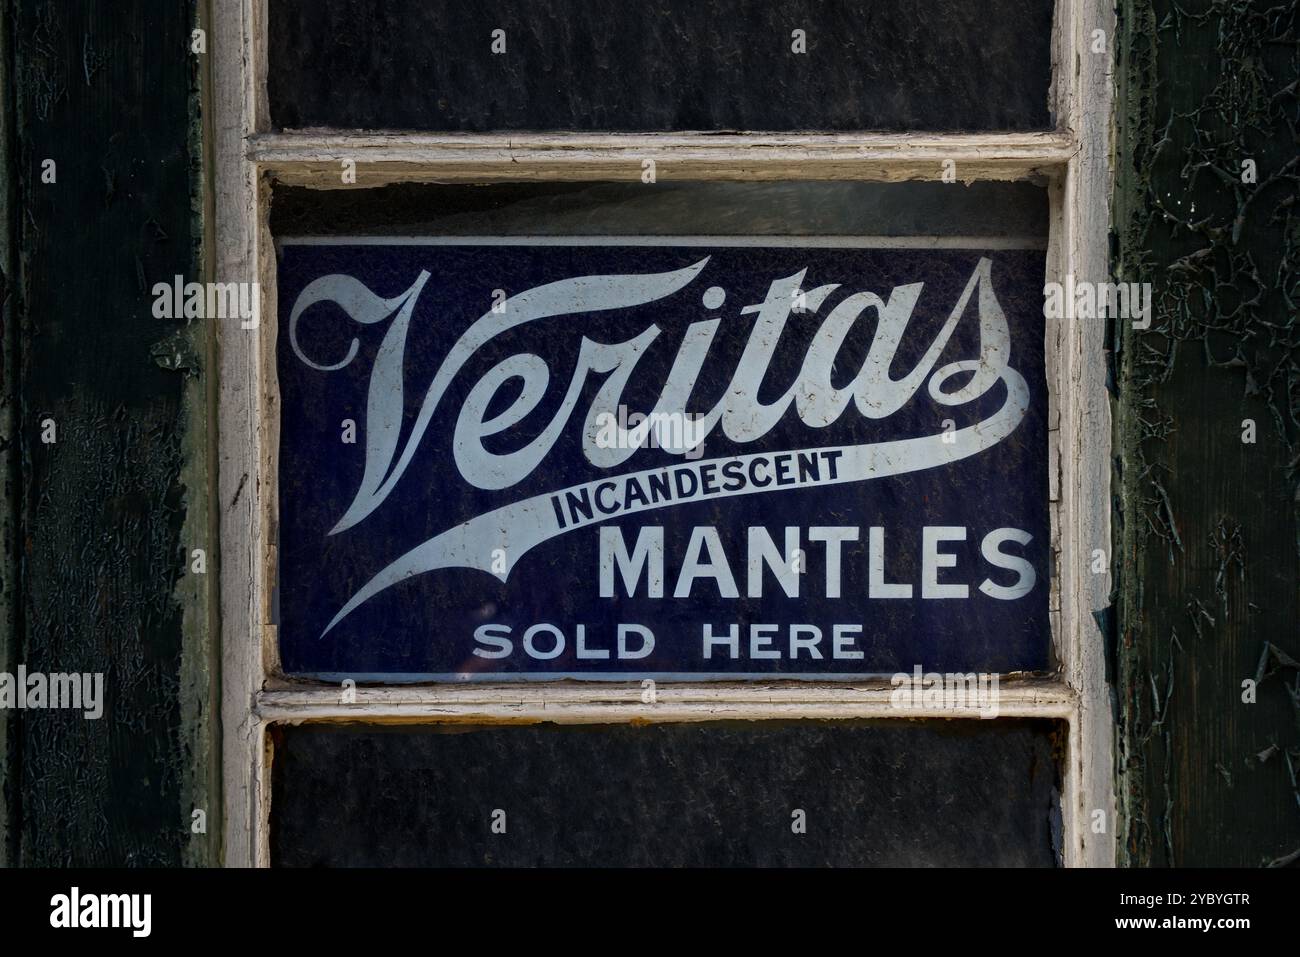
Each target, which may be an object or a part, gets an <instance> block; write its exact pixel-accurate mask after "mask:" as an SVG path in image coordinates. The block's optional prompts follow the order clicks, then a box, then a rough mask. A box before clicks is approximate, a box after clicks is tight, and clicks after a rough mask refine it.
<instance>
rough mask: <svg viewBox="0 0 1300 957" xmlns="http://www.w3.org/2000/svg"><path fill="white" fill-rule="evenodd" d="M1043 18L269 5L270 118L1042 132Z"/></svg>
mask: <svg viewBox="0 0 1300 957" xmlns="http://www.w3.org/2000/svg"><path fill="white" fill-rule="evenodd" d="M1052 11H1053V0H980V2H978V3H974V2H970V0H921V2H918V0H658V2H653V3H652V2H647V0H545V2H537V0H530V2H524V0H269V13H270V21H269V30H270V51H269V53H270V66H269V71H268V78H267V80H268V89H269V94H270V101H271V119H272V123H273V124H274V125H275V126H276V127H277V128H303V127H317V126H329V127H343V128H351V127H359V128H371V129H377V128H389V129H417V130H430V131H464V132H486V131H492V130H547V129H554V130H591V131H599V130H606V131H656V130H945V131H954V130H972V131H974V130H1037V129H1046V128H1048V127H1049V126H1050V125H1051V117H1050V114H1049V109H1048V87H1049V84H1050V79H1051V55H1050V37H1051V25H1052ZM494 30H504V31H505V52H504V53H493V51H492V42H493V31H494ZM795 30H802V31H803V34H804V37H805V40H806V52H804V53H797V52H795V51H794V47H795V45H796V39H795V38H794V36H793V32H794V31H795Z"/></svg>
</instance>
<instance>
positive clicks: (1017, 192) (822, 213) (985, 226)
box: [271, 181, 1048, 248]
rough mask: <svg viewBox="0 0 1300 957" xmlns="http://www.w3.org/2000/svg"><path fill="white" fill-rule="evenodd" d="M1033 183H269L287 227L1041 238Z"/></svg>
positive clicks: (275, 222) (281, 228) (347, 231)
mask: <svg viewBox="0 0 1300 957" xmlns="http://www.w3.org/2000/svg"><path fill="white" fill-rule="evenodd" d="M1047 209H1048V204H1047V190H1046V189H1045V188H1044V187H1043V186H1041V185H1037V184H1034V183H1004V182H976V183H971V184H970V185H963V184H961V183H943V182H904V183H875V182H798V183H788V182H762V183H702V182H662V181H661V182H658V183H655V184H643V183H640V182H635V183H500V184H492V185H483V186H438V185H429V184H424V183H406V184H401V185H396V186H386V187H381V188H376V189H325V190H321V189H308V188H306V187H301V186H286V185H284V184H282V183H277V184H276V185H275V192H274V197H273V200H272V203H271V232H272V233H274V234H275V236H277V237H284V236H331V235H341V236H618V235H622V236H674V235H678V236H680V235H710V236H756V235H757V236H762V235H767V236H983V237H1000V238H1009V239H1020V240H1023V241H1024V244H1025V245H1027V246H1041V247H1043V248H1046V245H1047Z"/></svg>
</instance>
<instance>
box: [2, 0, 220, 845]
mask: <svg viewBox="0 0 1300 957" xmlns="http://www.w3.org/2000/svg"><path fill="white" fill-rule="evenodd" d="M7 12H9V11H7ZM195 16H196V10H195V5H194V4H193V3H192V2H180V3H166V4H164V3H156V2H149V0H123V2H114V3H112V4H105V3H96V2H93V0H64V2H60V3H56V4H49V3H37V2H32V3H26V2H23V3H18V4H17V6H16V7H15V8H14V9H13V10H12V18H11V20H10V23H11V26H12V39H13V47H12V56H13V61H12V62H13V65H14V74H15V76H16V78H17V84H16V96H15V99H16V117H17V130H18V142H17V149H16V152H15V153H14V155H13V163H12V168H13V169H14V172H15V179H16V190H17V198H18V211H17V217H16V218H17V227H18V243H19V251H20V264H19V278H20V283H21V290H20V296H21V307H20V316H21V331H20V335H19V342H18V350H17V351H18V355H17V357H16V358H17V361H18V364H19V366H20V371H19V375H20V384H21V396H22V400H21V406H20V410H19V445H20V450H21V490H20V501H19V519H20V521H21V523H22V530H21V564H22V574H21V578H20V581H19V604H20V609H21V614H22V619H23V621H22V626H21V631H20V634H21V644H20V647H18V648H16V649H15V650H14V652H15V653H14V658H15V660H16V661H22V662H23V663H25V664H26V666H27V668H28V669H29V670H30V671H43V672H98V671H102V672H104V674H105V679H104V687H105V698H106V701H107V704H106V708H105V712H104V716H103V717H102V719H100V720H98V721H93V720H86V719H84V718H83V717H82V715H81V714H80V713H79V712H68V711H55V710H47V711H24V712H21V713H15V714H13V715H11V721H15V722H16V724H17V730H16V744H17V754H16V755H12V756H11V762H10V768H9V771H10V775H9V777H10V778H11V784H13V785H16V786H15V787H13V788H12V790H13V791H16V792H17V798H18V800H17V804H18V807H17V813H18V815H19V817H18V832H19V838H20V848H19V855H18V860H19V862H20V863H23V864H27V865H65V864H86V865H175V864H180V863H183V862H186V861H191V862H203V861H205V860H208V859H211V853H210V850H209V848H210V847H211V838H210V836H209V835H195V834H193V833H192V831H191V826H190V825H191V815H190V809H191V808H192V807H193V806H195V805H196V804H198V805H199V806H204V805H207V804H210V803H212V802H214V801H215V800H216V797H215V795H213V794H211V793H210V787H209V783H208V782H210V780H211V760H212V755H211V749H210V747H209V746H208V739H209V737H210V727H211V722H210V721H209V719H208V718H207V715H208V714H210V707H209V704H210V702H211V700H212V695H211V691H212V689H211V687H210V682H209V681H208V680H207V679H206V678H205V677H203V675H206V674H207V673H208V670H207V669H206V668H199V669H197V670H196V668H195V667H194V661H193V660H192V659H194V658H196V657H197V658H198V659H202V658H203V657H204V656H205V655H206V653H207V647H208V646H207V644H206V641H207V637H206V635H205V633H204V631H205V629H204V628H203V627H201V624H196V617H195V616H194V615H193V613H192V612H193V609H190V610H189V611H187V612H185V613H184V614H183V611H182V607H181V605H180V603H179V602H178V601H177V599H176V597H175V593H176V592H177V590H178V586H180V587H181V590H182V592H184V591H186V590H187V589H185V588H184V583H183V582H182V576H184V575H185V573H186V568H187V563H186V556H187V555H188V554H189V549H190V548H191V547H201V546H204V545H207V544H208V543H207V542H205V541H197V542H195V541H192V540H191V539H192V537H193V532H192V528H193V526H194V522H193V521H192V519H193V518H194V515H192V514H191V511H192V510H195V509H197V510H198V511H197V515H198V516H199V517H200V518H201V517H203V516H204V509H205V508H206V504H205V498H204V493H203V489H202V488H201V487H194V486H189V487H187V486H186V485H185V483H184V480H183V471H184V469H186V467H187V465H189V464H192V461H191V460H192V459H193V456H194V455H195V452H196V448H197V449H198V451H199V453H200V454H201V453H202V449H203V445H202V441H201V440H196V436H195V434H194V432H193V429H192V428H191V423H192V420H193V419H194V418H195V409H194V407H193V406H191V405H187V400H188V398H189V397H191V396H192V395H193V394H194V390H195V388H196V383H197V381H198V380H197V379H196V378H195V376H196V373H197V371H198V370H197V364H198V356H196V358H195V359H194V360H192V361H187V362H185V363H181V364H180V365H181V368H178V369H177V368H163V367H162V361H161V360H159V359H156V358H155V356H154V350H155V347H156V346H157V344H158V343H159V342H160V341H161V340H164V339H166V338H168V337H169V336H174V335H176V334H177V333H178V332H183V330H182V329H181V327H180V325H179V324H177V323H169V322H166V321H163V320H158V319H155V318H154V317H153V315H152V309H151V306H152V298H153V297H152V294H151V287H152V285H153V284H154V283H155V282H157V281H160V280H168V281H170V280H171V278H172V277H173V276H174V275H177V274H182V275H185V276H186V277H187V278H197V276H196V269H197V264H198V262H199V259H198V251H199V248H198V226H197V223H198V222H199V221H200V218H199V217H198V216H196V215H195V209H196V208H197V205H198V203H199V193H198V191H197V183H198V181H199V180H198V174H199V165H198V158H197V152H196V150H195V149H194V146H193V144H195V143H196V142H197V138H196V134H197V128H196V126H195V125H194V121H193V119H192V118H193V117H195V116H196V115H197V110H196V106H197V98H196V92H197V78H198V76H199V73H198V61H197V60H196V58H195V57H194V56H192V55H191V52H190V35H191V30H192V29H193V28H194V26H195ZM46 159H51V160H53V161H54V162H55V164H56V166H55V172H56V181H55V182H53V183H45V182H42V180H41V173H42V161H43V160H46ZM186 334H187V335H192V334H197V335H198V339H197V340H196V341H199V342H202V341H204V339H203V336H204V332H203V331H202V330H189V331H187V332H186ZM165 351H166V352H167V353H173V352H175V351H177V350H176V348H175V347H173V346H170V345H169V346H168V347H167V349H166V350H165ZM200 354H201V352H200ZM199 411H200V412H201V409H200V410H199ZM46 419H50V420H53V422H54V424H55V427H56V429H57V433H56V435H57V441H56V442H54V443H53V444H45V443H43V442H42V441H41V423H42V422H43V420H46ZM199 461H200V462H201V461H202V460H201V459H200V460H199ZM199 525H200V528H201V527H202V522H200V523H199ZM183 530H185V531H184V532H183ZM199 537H202V536H201V534H200V536H199ZM209 570H210V572H215V567H210V569H209ZM198 594H199V595H200V598H199V600H198V601H197V604H198V605H199V606H200V611H201V609H202V606H203V604H204V599H203V598H202V595H203V592H202V590H200V591H199V592H198ZM199 617H200V618H201V616H199ZM196 675H197V676H198V677H196ZM199 713H201V717H200V718H198V719H196V718H195V717H194V715H195V714H199ZM205 729H207V730H205ZM214 810H215V809H210V813H212V811H214Z"/></svg>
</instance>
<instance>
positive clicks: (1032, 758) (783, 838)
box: [271, 721, 1060, 867]
mask: <svg viewBox="0 0 1300 957" xmlns="http://www.w3.org/2000/svg"><path fill="white" fill-rule="evenodd" d="M1059 745H1060V731H1059V730H1058V727H1057V726H1056V725H1054V724H1051V723H1048V722H1033V721H998V722H963V721H942V722H930V723H899V722H863V721H843V722H811V721H804V722H780V723H762V724H754V723H750V722H736V723H731V722H728V723H713V724H685V725H677V724H657V725H648V726H642V727H630V726H624V725H618V726H602V725H593V726H560V725H537V726H531V727H501V728H465V727H451V726H447V727H435V728H412V729H379V728H369V729H363V728H359V727H354V726H334V727H330V726H324V725H317V726H311V725H309V726H303V727H289V728H283V729H280V730H277V732H276V746H275V762H274V766H275V771H274V776H273V794H272V799H271V815H272V817H271V856H272V862H273V864H275V865H277V866H282V867H283V866H290V867H295V866H296V867H310V866H322V865H327V866H379V865H405V866H418V865H432V866H437V865H443V866H471V867H473V866H534V865H552V866H661V867H671V866H769V867H771V866H814V867H818V866H827V865H830V866H940V865H966V866H1015V867H1027V866H1041V867H1051V866H1053V865H1055V864H1057V863H1058V857H1059V847H1060V811H1059V778H1058V771H1057V765H1056V761H1055V753H1056V750H1057V748H1058V747H1059ZM796 810H802V811H803V812H804V820H805V822H806V832H805V833H795V830H794V828H793V826H792V825H793V824H794V822H795V816H794V812H795V811H796ZM497 811H502V812H504V824H505V833H504V834H502V833H494V832H493V830H492V824H493V820H494V812H497ZM496 820H497V821H498V822H500V821H501V816H500V815H499V814H498V815H497V816H496ZM498 829H499V825H498Z"/></svg>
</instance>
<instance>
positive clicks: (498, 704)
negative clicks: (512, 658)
mask: <svg viewBox="0 0 1300 957" xmlns="http://www.w3.org/2000/svg"><path fill="white" fill-rule="evenodd" d="M893 690H894V689H893V687H892V685H891V684H890V682H889V681H873V682H864V683H860V684H851V685H850V684H836V685H829V684H822V683H813V682H726V683H718V684H705V683H690V684H678V683H667V682H658V683H653V701H652V702H651V701H650V700H647V698H648V696H649V691H648V688H647V685H646V684H645V683H643V682H641V681H627V682H617V683H605V682H601V683H594V682H567V683H566V682H553V683H543V682H537V683H529V684H496V685H487V684H462V685H454V684H453V685H407V686H392V685H389V686H385V687H357V688H355V689H351V691H352V694H353V695H354V697H353V698H352V699H351V700H350V701H349V700H348V699H347V698H346V697H345V693H344V692H345V689H344V688H343V687H342V686H340V685H332V686H316V687H312V688H285V689H282V690H271V691H266V692H263V693H262V694H261V695H259V696H258V704H257V710H258V715H259V716H260V718H261V719H262V720H263V721H266V722H302V721H413V720H415V721H420V720H457V721H484V722H500V721H554V722H557V723H563V724H590V723H601V722H624V723H626V722H631V721H655V722H659V721H665V722H666V721H717V720H724V719H726V720H747V721H759V720H766V719H772V718H979V717H980V713H979V709H978V708H977V707H975V706H974V705H973V703H972V704H971V705H970V706H963V707H959V708H940V707H926V708H920V707H918V708H898V707H895V706H894V705H893V704H892V702H891V695H892V693H893ZM998 692H999V695H998V717H1003V718H1007V717H1039V718H1059V719H1068V718H1069V717H1070V716H1071V715H1072V714H1073V713H1074V710H1075V707H1076V702H1075V697H1074V694H1073V692H1072V691H1070V689H1069V688H1067V687H1065V686H1064V685H1063V684H1061V683H1060V682H1058V681H1053V680H1050V679H1043V678H1008V679H1007V680H1005V681H1003V682H1001V683H1000V684H999V688H998ZM989 720H996V719H994V718H990V719H989Z"/></svg>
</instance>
